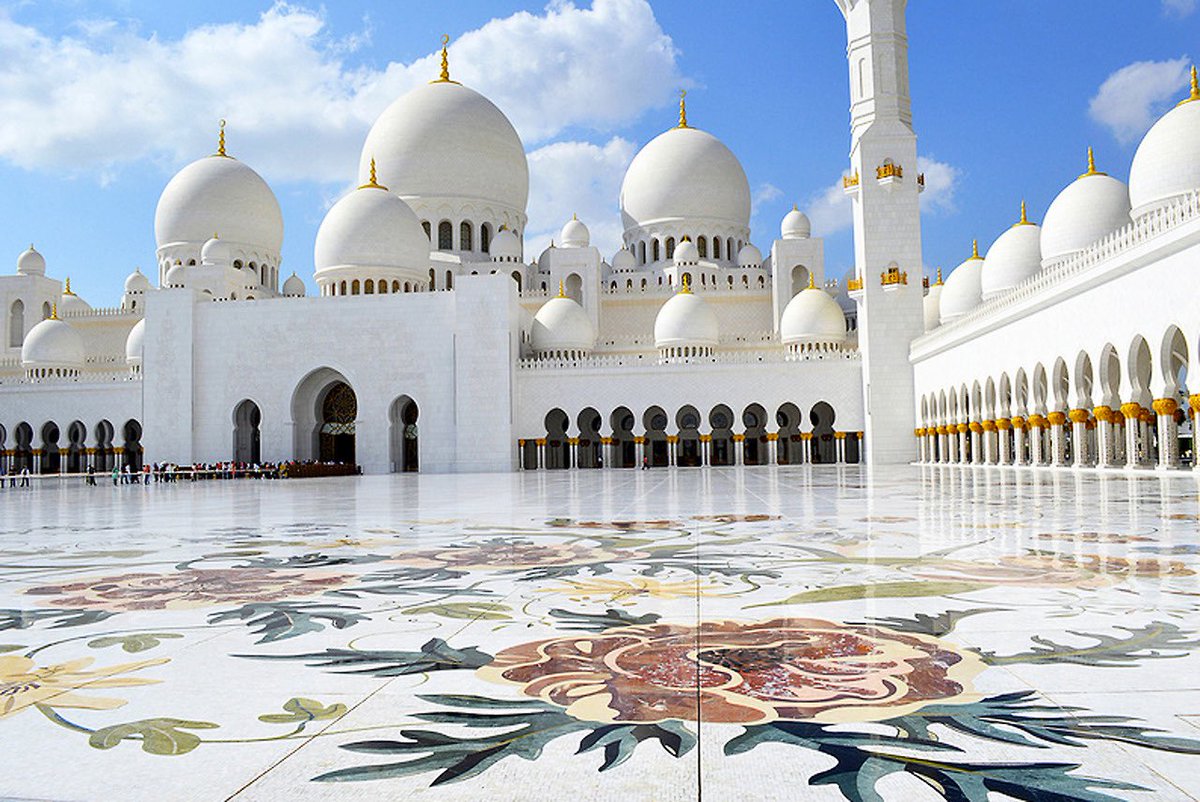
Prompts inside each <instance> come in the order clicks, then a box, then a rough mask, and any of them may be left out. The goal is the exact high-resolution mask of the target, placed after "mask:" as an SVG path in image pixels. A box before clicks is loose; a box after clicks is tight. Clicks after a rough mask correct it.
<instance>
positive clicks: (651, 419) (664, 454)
mask: <svg viewBox="0 0 1200 802" xmlns="http://www.w3.org/2000/svg"><path fill="white" fill-rule="evenodd" d="M642 425H643V426H645V427H646V459H647V461H648V462H649V464H650V467H651V468H666V467H667V466H668V465H670V464H671V460H670V457H669V456H668V454H669V452H668V450H667V413H666V412H664V411H663V408H662V407H650V408H649V409H648V410H646V414H645V415H643V416H642Z"/></svg>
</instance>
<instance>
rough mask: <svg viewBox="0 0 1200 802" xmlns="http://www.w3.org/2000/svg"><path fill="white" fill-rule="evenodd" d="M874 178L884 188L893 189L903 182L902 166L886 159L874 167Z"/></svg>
mask: <svg viewBox="0 0 1200 802" xmlns="http://www.w3.org/2000/svg"><path fill="white" fill-rule="evenodd" d="M875 180H876V181H878V182H879V186H881V187H883V188H884V189H887V190H892V189H895V188H896V187H898V186H900V184H902V183H904V168H903V167H901V166H900V165H898V164H894V163H893V162H892V160H891V159H888V160H887V161H885V162H884V163H883V164H881V165H879V166H878V167H876V168H875Z"/></svg>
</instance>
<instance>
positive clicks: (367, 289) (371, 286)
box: [363, 278, 375, 295]
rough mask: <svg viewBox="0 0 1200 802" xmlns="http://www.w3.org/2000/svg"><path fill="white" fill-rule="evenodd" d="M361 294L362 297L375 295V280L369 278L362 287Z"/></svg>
mask: <svg viewBox="0 0 1200 802" xmlns="http://www.w3.org/2000/svg"><path fill="white" fill-rule="evenodd" d="M363 294H364V295H374V294H375V279H371V278H369V279H367V281H366V284H364V285H363Z"/></svg>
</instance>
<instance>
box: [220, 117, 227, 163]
mask: <svg viewBox="0 0 1200 802" xmlns="http://www.w3.org/2000/svg"><path fill="white" fill-rule="evenodd" d="M217 155H218V156H224V157H225V158H229V154H228V153H226V152H225V118H223V117H222V118H221V129H220V131H219V132H218V133H217Z"/></svg>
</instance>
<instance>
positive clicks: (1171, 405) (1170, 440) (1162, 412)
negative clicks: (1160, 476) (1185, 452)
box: [1154, 398, 1179, 471]
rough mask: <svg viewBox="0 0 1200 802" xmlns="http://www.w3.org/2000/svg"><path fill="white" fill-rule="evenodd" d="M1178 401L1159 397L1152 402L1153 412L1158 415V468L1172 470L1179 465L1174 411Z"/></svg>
mask: <svg viewBox="0 0 1200 802" xmlns="http://www.w3.org/2000/svg"><path fill="white" fill-rule="evenodd" d="M1178 409H1179V402H1178V401H1176V400H1175V399H1174V398H1159V399H1156V400H1155V402H1154V414H1155V415H1157V416H1158V468H1159V470H1164V471H1167V470H1172V469H1174V468H1178V467H1179V424H1177V423H1176V422H1175V412H1176V411H1177V410H1178Z"/></svg>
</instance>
